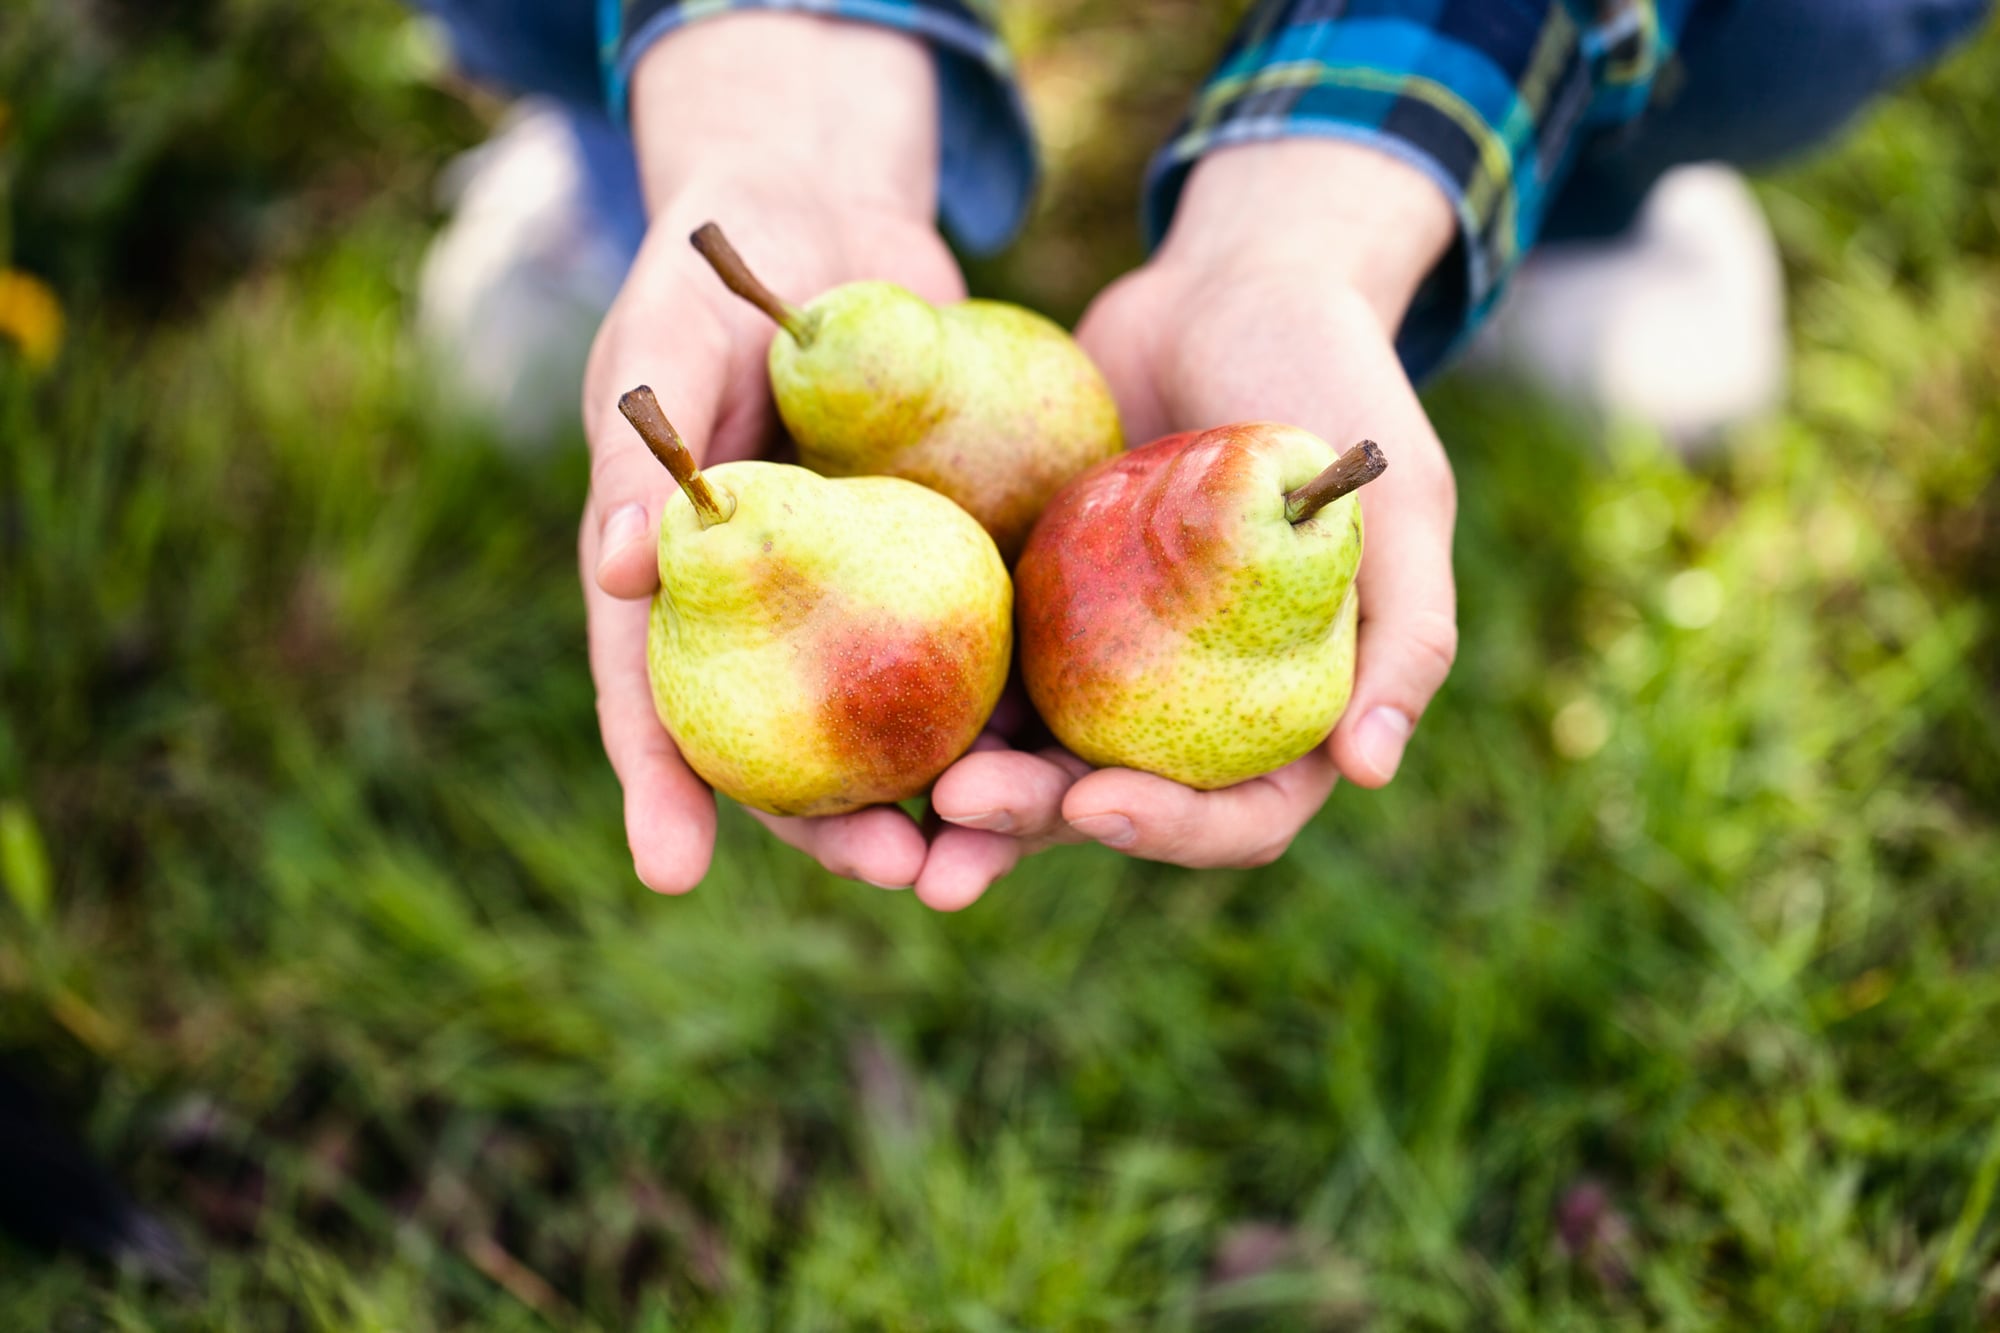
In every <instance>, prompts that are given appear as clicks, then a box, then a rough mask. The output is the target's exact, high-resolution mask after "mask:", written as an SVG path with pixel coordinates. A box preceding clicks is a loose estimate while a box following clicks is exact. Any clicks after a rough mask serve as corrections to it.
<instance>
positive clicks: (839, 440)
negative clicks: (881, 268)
mask: <svg viewBox="0 0 2000 1333" xmlns="http://www.w3.org/2000/svg"><path fill="white" fill-rule="evenodd" d="M693 240H694V244H695V248H696V249H698V250H700V251H701V252H702V254H703V255H704V256H705V257H707V258H708V260H709V262H710V263H711V264H714V265H715V266H716V270H717V272H718V273H719V274H721V275H722V277H723V280H724V281H725V282H726V283H728V284H729V286H730V288H731V289H732V290H734V291H736V292H737V293H738V294H739V295H742V296H743V297H744V298H745V299H746V300H749V301H751V302H752V303H753V304H755V305H757V306H758V307H759V308H760V309H763V310H765V311H766V313H768V314H770V315H771V316H772V318H773V319H774V320H776V321H777V322H778V323H779V325H780V326H781V329H782V331H781V332H780V333H779V334H778V336H777V337H775V338H773V339H772V340H771V353H770V375H771V393H772V397H773V398H774V399H775V400H776V401H777V406H778V413H779V415H780V416H781V417H782V418H783V419H784V422H785V428H786V430H787V431H789V432H790V433H791V436H792V439H793V440H794V442H796V443H797V445H798V448H799V461H800V462H801V463H803V464H805V465H806V466H807V467H810V468H812V469H813V470H814V471H816V472H820V473H823V474H824V475H826V476H829V477H852V476H864V475H880V476H894V477H903V478H905V479H907V480H910V481H914V482H917V483H919V484H920V485H924V486H928V487H930V488H931V489H932V490H934V491H937V492H939V493H940V494H942V495H947V496H950V497H951V498H952V499H953V500H955V501H957V502H958V504H959V505H960V506H961V507H963V508H964V509H965V510H966V511H967V512H968V513H970V514H971V515H972V516H973V517H974V518H976V519H978V520H979V522H980V524H981V525H982V526H983V527H985V529H986V530H987V532H988V533H990V534H991V535H992V537H993V541H994V544H995V545H996V546H998V547H999V548H1000V554H1001V556H1002V557H1003V558H1004V559H1006V560H1008V561H1009V562H1011V561H1012V560H1013V559H1014V558H1015V556H1017V555H1018V554H1019V553H1020V550H1021V546H1022V544H1023V543H1024V542H1025V541H1026V540H1027V536H1028V532H1029V530H1030V529H1031V528H1033V526H1034V523H1035V520H1036V518H1037V517H1039V516H1040V514H1041V511H1042V508H1043V507H1044V506H1045V505H1046V504H1047V503H1048V500H1049V497H1051V496H1052V495H1054V494H1055V492H1056V491H1057V490H1058V489H1059V488H1060V487H1061V486H1062V485H1063V483H1064V482H1066V481H1068V480H1069V479H1070V478H1071V477H1074V476H1076V475H1077V474H1078V473H1080V472H1082V471H1083V470H1084V469H1086V468H1088V467H1090V466H1091V465H1092V464H1094V463H1098V462H1101V461H1102V460H1104V459H1107V458H1112V457H1115V456H1117V455H1118V454H1119V453H1120V452H1121V451H1122V450H1123V449H1124V447H1125V441H1124V434H1123V432H1122V431H1121V430H1120V428H1119V424H1118V408H1117V404H1116V403H1114V402H1113V400H1112V397H1111V391H1110V389H1109V388H1108V387H1107V386H1106V384H1105V382H1104V377H1103V376H1102V375H1101V374H1100V373H1098V370H1097V367H1096V365H1095V364H1094V363H1092V361H1091V360H1090V358H1089V356H1087V355H1086V354H1085V353H1084V351H1083V349H1082V348H1081V347H1079V346H1077V344H1076V342H1075V340H1074V339H1072V338H1071V337H1070V336H1069V334H1068V333H1066V332H1065V331H1064V330H1063V329H1062V327H1061V326H1060V325H1058V324H1056V323H1054V322H1053V321H1051V320H1048V319H1044V318H1043V317H1042V316H1040V315H1037V314H1035V313H1034V312H1032V311H1029V310H1024V309H1022V308H1021V307H1019V306H1014V305H1008V304H1006V303H1004V302H1000V301H960V302H957V303H954V304H952V305H947V306H934V305H932V304H930V302H928V301H925V300H924V299H923V298H921V297H919V296H916V295H915V294H913V293H911V292H909V291H907V290H905V289H904V288H902V287H898V286H896V285H895V284H893V283H887V282H851V283H846V284H843V285H842V286H839V287H835V288H832V289H831V290H829V291H827V292H825V293H822V294H821V295H820V296H818V297H817V298H815V299H814V300H812V301H810V302H808V303H807V304H806V305H805V306H804V307H794V306H790V305H787V304H786V303H785V302H783V301H782V300H780V299H779V298H778V297H776V296H775V295H774V294H772V293H771V292H770V291H769V289H767V288H765V287H764V286H763V285H762V284H761V283H759V282H758V281H757V280H756V279H755V278H754V277H753V276H751V275H750V273H749V270H748V269H747V267H745V266H744V264H743V261H742V258H741V257H740V256H738V255H737V254H736V252H735V251H734V250H733V249H731V248H729V244H728V242H727V241H726V240H724V239H723V237H722V234H721V232H720V231H719V230H717V229H716V228H715V227H714V224H713V223H711V224H709V225H708V226H706V227H703V228H702V229H701V230H700V231H698V232H696V233H695V235H694V237H693Z"/></svg>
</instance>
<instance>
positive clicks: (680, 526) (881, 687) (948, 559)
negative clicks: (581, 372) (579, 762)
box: [618, 385, 1013, 815]
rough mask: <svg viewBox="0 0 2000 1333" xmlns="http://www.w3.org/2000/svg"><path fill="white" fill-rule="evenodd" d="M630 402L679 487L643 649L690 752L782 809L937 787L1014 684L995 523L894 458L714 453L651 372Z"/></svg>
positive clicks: (800, 811)
mask: <svg viewBox="0 0 2000 1333" xmlns="http://www.w3.org/2000/svg"><path fill="white" fill-rule="evenodd" d="M618 406H619V410H620V411H621V412H623V413H624V414H625V416H626V419H627V420H629V421H630V422H631V423H632V425H633V427H634V428H635V429H636V430H637V431H638V432H639V434H640V435H641V436H642V437H643V438H644V439H645V440H646V443H647V445H648V447H650V448H651V449H652V450H653V452H654V454H655V455H656V456H657V457H658V458H659V459H660V461H661V462H663V463H664V464H666V466H667V468H668V470H669V471H670V472H672V473H673V475H674V479H675V481H677V482H678V483H679V484H680V488H681V493H680V494H679V495H678V496H676V497H675V498H674V499H673V500H672V501H671V502H669V503H668V505H667V507H666V511H665V512H664V513H663V514H662V515H661V516H660V544H659V558H660V589H659V592H658V593H656V594H655V595H654V598H653V609H652V620H651V625H650V629H649V632H648V636H647V642H646V657H647V665H648V668H649V673H650V676H651V680H652V687H653V704H654V707H655V709H656V710H657V711H658V713H659V715H660V721H661V723H662V724H664V725H665V727H666V729H667V731H668V732H669V734H671V735H672V736H673V738H674V743H675V745H677V746H678V747H679V748H680V752H681V755H682V757H683V758H685V759H686V760H687V762H688V764H689V766H690V767H692V768H693V769H694V771H695V772H696V773H699V774H700V775H701V777H702V779H703V780H704V781H706V782H707V783H708V784H709V785H710V786H712V787H714V788H715V789H716V790H717V791H720V792H722V793H724V794H726V795H728V796H731V797H733V798H734V799H736V800H738V801H740V802H742V803H743V804H744V805H749V806H754V807H756V808H757V809H759V810H765V811H768V812H770V813H771V814H775V815H833V814H841V813H844V812H846V811H849V810H856V809H859V808H861V807H862V806H866V805H878V804H884V803H888V802H893V801H900V800H904V799H906V798H908V797H911V796H916V795H920V794H922V793H923V792H924V791H926V790H928V789H929V787H930V785H931V783H932V782H933V781H935V780H936V778H937V776H938V774H939V773H941V772H943V771H944V769H945V768H946V767H947V766H948V765H949V764H950V763H951V762H952V761H953V760H954V759H957V758H958V757H959V756H960V755H962V754H964V753H965V752H966V750H967V749H968V748H970V746H971V745H972V742H973V740H974V739H975V738H976V737H977V736H978V735H979V732H980V729H981V728H982V727H983V726H985V724H986V720H987V718H988V717H989V716H991V714H992V712H993V705H994V704H995V703H996V702H997V701H998V700H999V698H1000V689H1001V687H1002V686H1003V685H1004V684H1005V683H1006V679H1007V665H1008V660H1009V654H1010V651H1011V649H1012V635H1013V619H1012V613H1013V588H1012V585H1011V584H1010V583H1009V581H1008V578H1007V569H1006V566H1005V565H1003V564H1002V563H1001V561H1000V553H999V552H998V551H997V550H995V549H994V546H993V541H992V539H991V538H989V537H988V536H987V535H986V533H985V531H984V530H983V529H982V528H981V527H980V526H979V525H978V524H977V523H975V522H974V521H973V520H972V518H971V516H969V515H968V514H966V512H965V511H964V510H962V509H960V508H959V507H958V506H957V505H955V504H953V503H952V502H951V501H949V500H947V499H945V498H944V497H943V496H941V495H938V494H937V493H935V492H933V491H930V490H926V489H925V488H924V487H922V486H918V485H916V484H915V483H913V482H908V481H903V480H901V479H899V478H896V477H854V478H848V479H830V478H826V477H822V476H820V475H818V474H817V473H814V472H810V471H808V470H806V469H805V468H802V467H793V466H791V465H789V464H785V463H765V462H738V463H724V464H722V465H721V466H719V467H714V468H710V469H707V470H705V471H704V470H699V469H697V468H696V466H695V462H694V458H693V456H692V455H691V454H690V453H689V452H688V450H687V448H686V446H685V445H684V444H682V443H681V440H680V437H679V436H678V435H676V434H675V432H674V429H673V427H672V426H671V425H670V424H669V423H668V421H667V419H666V416H665V415H664V414H663V413H662V412H661V411H660V407H659V404H658V402H657V401H656V400H655V398H654V396H653V392H652V390H651V389H648V388H646V387H645V386H643V385H642V386H640V387H639V388H637V389H634V390H632V391H631V392H630V393H628V394H626V395H625V396H624V397H623V398H622V399H620V400H619V404H618Z"/></svg>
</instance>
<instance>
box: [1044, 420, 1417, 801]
mask: <svg viewBox="0 0 2000 1333" xmlns="http://www.w3.org/2000/svg"><path fill="white" fill-rule="evenodd" d="M1384 466H1386V464H1385V462H1384V460H1383V458H1382V453H1381V451H1380V450H1379V449H1378V448H1377V447H1376V446H1375V445H1374V444H1373V443H1372V442H1366V441H1364V442H1363V443H1361V444H1359V445H1356V446H1354V447H1353V448H1351V449H1349V450H1347V451H1346V452H1344V453H1336V452H1335V450H1334V449H1333V447H1332V446H1331V445H1328V444H1327V443H1326V442H1325V441H1323V440H1321V439H1320V438H1319V437H1318V436H1316V435H1313V434H1311V433H1309V432H1307V431H1304V430H1300V429H1298V428H1297V427H1294V426H1284V425H1277V424H1274V423H1270V422H1247V423H1243V424H1239V425H1233V426H1222V427H1219V428H1217V429H1214V430H1208V431H1201V432H1189V433H1186V434H1181V435H1170V436H1167V437H1165V438H1163V439H1159V440H1155V441H1153V442H1152V443H1151V444H1148V445H1146V446H1144V447H1143V448H1139V449H1135V450H1133V451H1132V452H1130V453H1128V454H1125V455H1123V456H1122V457H1119V458H1116V459H1113V460H1111V461H1109V462H1106V463H1101V464H1099V465H1098V466H1096V467H1094V468H1092V469H1091V470H1090V471H1088V472H1086V473H1084V474H1083V475H1082V476H1080V477H1078V478H1076V479H1075V480H1074V481H1072V482H1070V483H1069V485H1067V486H1065V487H1064V488H1063V489H1062V490H1061V491H1060V492H1058V493H1057V495H1056V497H1055V498H1054V499H1053V500H1052V501H1050V503H1049V505H1048V508H1047V509H1046V511H1045V512H1044V513H1043V515H1042V518H1041V521H1040V522H1039V523H1038V524H1037V525H1036V527H1035V530H1034V533H1033V535H1032V536H1031V537H1030V538H1029V540H1028V545H1027V549H1026V550H1025V551H1024V552H1023V554H1022V556H1021V559H1020V562H1019V564H1018V565H1017V566H1016V567H1015V571H1014V588H1015V599H1016V606H1017V609H1018V615H1019V622H1020V656H1021V669H1022V676H1023V679H1024V681H1025V683H1026V685H1027V689H1028V696H1029V698H1030V699H1032V700H1033V701H1034V705H1035V708H1036V709H1037V711H1039V712H1040V713H1041V716H1042V719H1043V720H1044V721H1045V722H1047V723H1048V725H1049V729H1050V730H1051V731H1053V732H1054V733H1055V735H1056V738H1057V739H1058V740H1060V741H1061V742H1062V743H1063V744H1064V745H1065V746H1067V747H1068V748H1069V749H1070V750H1071V751H1072V752H1074V753H1075V754H1076V755H1077V756H1078V757H1079V758H1082V759H1084V760H1085V761H1087V762H1089V763H1091V764H1093V765H1095V766H1097V767H1100V768H1133V769H1140V770H1143V771H1145V772H1148V773H1157V774H1159V775H1160V776H1162V777H1166V778H1171V779H1173V780H1174V781H1176V782H1180V783H1184V784H1186V785H1188V786H1190V787H1198V788H1202V789H1205V790H1206V789H1214V788H1218V787H1227V786H1233V785H1234V784H1236V783H1239V782H1244V781H1247V780H1249V779H1250V778H1254V777H1257V776H1258V775H1260V774H1263V773H1269V772H1271V771H1273V770H1275V769H1279V768H1282V767H1284V766H1285V765H1286V764H1289V763H1291V762H1292V761H1293V760H1295V759H1298V758H1299V757H1301V756H1302V755H1304V754H1306V753H1307V752H1309V751H1310V750H1312V748H1313V747H1314V746H1316V745H1318V744H1320V743H1321V742H1322V741H1324V740H1325V739H1326V737H1327V735H1328V733H1330V732H1331V731H1332V730H1333V727H1334V724H1335V723H1336V722H1338V721H1339V720H1340V715H1341V713H1342V712H1343V711H1344V710H1345V709H1346V707H1347V700H1348V696H1349V695H1350V694H1351V693H1352V691H1353V686H1354V648H1355V636H1356V630H1357V625H1358V615H1359V601H1358V594H1357V592H1356V588H1355V579H1356V575H1357V574H1358V572H1359V570H1360V567H1361V544H1362V537H1361V506H1360V503H1359V501H1358V499H1357V497H1356V496H1355V494H1354V491H1355V490H1356V489H1357V488H1358V487H1359V486H1361V485H1363V484H1365V483H1366V482H1368V481H1370V480H1372V479H1374V478H1375V477H1376V476H1378V475H1380V474H1381V472H1382V470H1383V468H1384Z"/></svg>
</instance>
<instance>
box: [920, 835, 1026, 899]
mask: <svg viewBox="0 0 2000 1333" xmlns="http://www.w3.org/2000/svg"><path fill="white" fill-rule="evenodd" d="M1026 850H1027V849H1026V847H1024V846H1023V845H1022V844H1021V843H1020V842H1018V841H1016V840H1015V839H1013V838H1010V837H1007V836H1006V835H1004V834H1000V833H985V832H981V831H980V830H978V829H965V828H946V829H940V830H939V831H938V834H937V836H936V837H935V838H933V839H932V840H931V847H930V853H929V855H927V856H925V858H924V868H923V870H922V872H921V873H920V874H918V876H917V898H918V900H919V901H921V902H922V903H923V904H924V905H925V906H926V907H931V908H935V909H936V910H937V911H940V912H956V911H959V910H960V909H962V908H966V907H970V906H972V904H973V903H975V902H977V901H979V898H980V895H981V894H983V893H985V892H986V890H987V889H989V888H991V887H992V886H993V882H994V881H995V880H997V879H999V878H1000V877H1001V876H1002V875H1004V874H1006V873H1007V872H1008V871H1010V870H1012V869H1013V868H1014V866H1015V864H1016V863H1017V862H1019V861H1020V859H1021V857H1022V856H1023V855H1024V854H1025V852H1026Z"/></svg>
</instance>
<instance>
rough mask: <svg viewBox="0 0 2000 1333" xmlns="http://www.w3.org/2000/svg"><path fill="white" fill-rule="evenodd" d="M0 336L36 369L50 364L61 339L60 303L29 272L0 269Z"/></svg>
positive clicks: (40, 281)
mask: <svg viewBox="0 0 2000 1333" xmlns="http://www.w3.org/2000/svg"><path fill="white" fill-rule="evenodd" d="M0 336H5V337H6V338H8V339H10V340H11V341H12V342H13V343H14V345H15V346H16V347H19V348H20V349H21V355H22V356H23V357H25V358H27V361H28V364H29V365H31V366H34V367H36V368H37V369H41V368H43V367H46V366H48V365H49V364H50V363H51V362H53V361H54V360H55V359H56V350H57V349H58V348H60V347H61V346H62V336H63V310H62V302H61V301H59V300H57V299H56V294H55V291H54V289H53V288H51V287H50V286H49V285H48V284H47V283H46V282H43V281H42V280H41V279H40V278H37V277H35V276H34V275H33V274H31V273H23V272H21V271H20V270H19V269H12V268H10V269H0Z"/></svg>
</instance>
